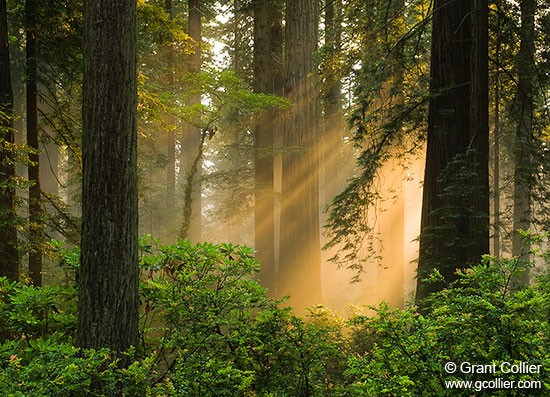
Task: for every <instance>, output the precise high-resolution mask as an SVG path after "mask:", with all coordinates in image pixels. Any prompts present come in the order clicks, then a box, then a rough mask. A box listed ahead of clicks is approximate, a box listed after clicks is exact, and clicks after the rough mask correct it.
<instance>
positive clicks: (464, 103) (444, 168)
mask: <svg viewBox="0 0 550 397" xmlns="http://www.w3.org/2000/svg"><path fill="white" fill-rule="evenodd" d="M487 13H488V4H487V1H486V0H467V1H454V0H436V1H435V2H434V14H433V22H432V44H431V68H430V78H431V81H430V93H431V98H430V103H429V114H428V137H427V154H426V170H425V176H424V192H423V201H422V219H421V235H420V252H419V262H418V284H417V294H416V299H417V301H419V300H421V299H422V298H424V297H426V296H427V295H428V294H429V293H430V292H433V291H436V290H438V289H440V288H442V287H443V286H444V285H445V284H444V282H437V283H425V282H424V281H423V279H424V278H425V277H426V276H427V275H428V274H429V273H430V272H431V271H432V270H433V269H437V270H438V271H439V272H440V273H441V275H442V276H443V277H444V279H445V281H446V282H450V281H452V280H454V279H455V278H456V276H455V270H456V268H460V267H466V266H468V265H471V264H473V263H477V262H478V261H479V260H480V258H481V255H483V254H487V253H488V252H489V218H488V213H489V191H488V190H489V188H488V185H489V182H488V152H489V144H488V66H487V64H488V61H487V60H488V54H487V42H488V33H487V31H488V28H487Z"/></svg>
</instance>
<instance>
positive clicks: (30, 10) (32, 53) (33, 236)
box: [25, 0, 44, 286]
mask: <svg viewBox="0 0 550 397" xmlns="http://www.w3.org/2000/svg"><path fill="white" fill-rule="evenodd" d="M36 24H37V16H36V4H35V1H34V0H27V1H25V29H26V47H25V48H26V51H25V52H26V91H27V145H28V146H29V148H30V149H31V150H32V151H31V153H30V154H29V166H28V173H29V182H31V186H30V187H29V277H30V278H31V280H32V282H33V284H34V285H37V286H40V285H42V244H43V241H44V231H43V225H42V222H43V219H42V218H43V217H42V204H41V197H40V196H41V191H40V156H39V154H38V152H39V150H40V147H39V145H38V140H39V138H38V100H37V99H38V89H37V77H38V67H37V65H38V62H37V59H36V57H37V48H36Z"/></svg>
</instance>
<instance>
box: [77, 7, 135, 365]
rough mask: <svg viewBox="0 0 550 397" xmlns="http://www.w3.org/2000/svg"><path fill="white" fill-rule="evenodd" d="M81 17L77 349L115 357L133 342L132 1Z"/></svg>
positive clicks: (87, 9) (87, 11)
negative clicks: (104, 351) (102, 350)
mask: <svg viewBox="0 0 550 397" xmlns="http://www.w3.org/2000/svg"><path fill="white" fill-rule="evenodd" d="M84 15H85V36H84V39H85V56H84V90H83V143H82V152H83V175H82V242H81V257H80V258H81V265H80V270H79V274H78V276H79V301H78V320H79V322H78V330H77V343H78V345H79V346H80V347H83V348H96V349H97V348H101V347H108V348H111V349H113V350H114V351H116V352H117V353H118V354H119V355H120V353H121V352H123V351H125V350H127V349H128V348H129V347H130V346H136V345H137V342H138V303H139V297H138V196H137V82H136V74H137V71H136V59H137V55H136V54H137V52H136V51H137V50H136V48H137V45H136V2H135V0H118V1H116V2H113V1H109V0H87V1H86V2H85V14H84ZM121 358H122V361H121V364H122V365H124V364H125V363H126V358H125V357H123V356H121Z"/></svg>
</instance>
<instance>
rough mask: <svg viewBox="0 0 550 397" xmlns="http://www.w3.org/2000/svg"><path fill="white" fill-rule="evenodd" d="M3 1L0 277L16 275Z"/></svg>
mask: <svg viewBox="0 0 550 397" xmlns="http://www.w3.org/2000/svg"><path fill="white" fill-rule="evenodd" d="M8 37H9V36H8V18H7V8H6V0H0V276H6V277H7V278H8V279H10V280H17V279H18V278H19V254H18V251H17V228H16V220H17V213H16V206H15V199H16V197H15V186H14V177H15V162H14V159H13V151H12V150H13V147H12V145H13V144H14V133H13V90H12V86H11V73H10V69H11V68H10V53H9V40H8Z"/></svg>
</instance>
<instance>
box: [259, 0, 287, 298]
mask: <svg viewBox="0 0 550 397" xmlns="http://www.w3.org/2000/svg"><path fill="white" fill-rule="evenodd" d="M282 58H283V27H282V10H281V9H280V6H279V4H278V2H277V1H276V0H257V1H256V2H255V3H254V91H255V92H258V93H267V94H277V95H281V94H282V87H281V85H282V73H283V70H282V69H283V65H282ZM280 129H281V125H280V112H279V111H277V110H266V111H265V112H264V113H263V114H262V115H260V117H259V118H258V121H257V122H256V124H255V126H254V134H255V141H254V143H255V156H254V170H255V174H254V194H255V206H254V245H255V247H256V258H257V259H258V261H259V262H260V264H261V269H260V275H259V278H260V281H261V282H262V284H263V285H264V286H265V287H267V288H268V290H269V292H270V293H271V294H276V288H277V283H276V269H275V187H274V155H275V153H274V150H273V145H274V135H275V134H277V133H279V132H280Z"/></svg>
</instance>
